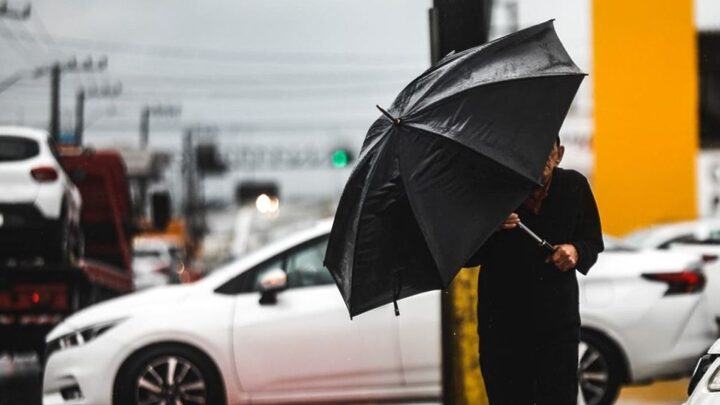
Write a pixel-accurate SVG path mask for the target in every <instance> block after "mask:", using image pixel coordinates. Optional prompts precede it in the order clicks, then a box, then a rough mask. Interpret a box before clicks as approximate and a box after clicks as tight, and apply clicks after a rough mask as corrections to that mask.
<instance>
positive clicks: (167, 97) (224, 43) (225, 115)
mask: <svg viewBox="0 0 720 405" xmlns="http://www.w3.org/2000/svg"><path fill="white" fill-rule="evenodd" d="M430 3H431V2H430V1H429V0H428V1H419V0H402V1H401V0H393V1H383V0H372V1H369V0H363V1H330V0H303V1H297V0H292V1H288V0H273V1H237V0H214V1H202V2H200V1H195V2H178V1H170V0H155V1H151V2H148V1H141V0H129V1H128V0H122V1H118V0H108V1H93V0H76V1H58V0H55V1H51V0H44V1H37V0H36V1H33V10H32V11H33V13H32V17H31V18H30V20H28V21H25V22H14V21H11V20H0V21H2V22H0V36H1V37H0V38H2V40H0V47H2V48H1V51H2V53H1V54H0V75H1V76H0V77H6V76H8V75H10V74H12V73H14V72H16V71H18V70H21V69H26V68H32V67H35V66H41V65H45V64H48V63H50V62H52V61H55V60H61V61H62V60H66V59H68V58H69V57H72V56H77V57H79V58H85V57H86V56H88V55H92V56H95V57H98V56H100V55H107V56H108V58H109V68H108V69H107V70H106V71H105V72H102V73H93V74H89V73H67V74H66V75H65V76H64V79H63V104H64V105H63V110H64V111H65V110H71V109H72V107H73V104H74V100H73V97H74V93H75V91H76V89H77V88H78V87H80V86H86V87H87V86H93V85H102V84H105V83H110V84H112V83H115V82H118V81H119V82H122V85H123V94H122V95H121V96H120V97H118V98H117V99H116V100H113V101H107V100H89V101H88V115H89V117H88V118H89V121H90V127H89V129H88V134H89V136H90V137H92V134H93V132H94V131H111V130H113V131H114V130H115V129H128V130H130V129H133V130H134V129H136V128H137V120H138V116H139V111H140V107H141V106H142V105H145V104H154V103H170V104H181V105H182V109H183V111H182V116H181V118H180V119H179V121H181V122H184V123H207V124H210V123H214V122H224V123H228V124H232V125H235V126H240V127H241V126H242V125H248V126H250V127H258V128H263V127H264V126H267V127H276V126H280V127H282V126H283V125H292V124H295V123H306V122H307V123H311V122H316V123H317V122H324V123H326V124H327V125H335V126H340V127H342V126H346V125H350V126H358V125H360V124H361V123H363V125H365V126H366V125H367V123H368V118H371V117H374V116H375V115H376V112H375V111H373V108H374V105H375V104H376V103H381V104H383V103H384V104H389V102H390V101H391V100H392V97H393V96H394V94H395V93H396V92H397V91H398V90H399V89H400V88H402V86H403V85H404V84H405V83H407V82H408V81H409V80H411V79H412V78H413V77H414V76H415V75H416V74H417V73H419V72H421V71H422V70H423V69H425V68H426V67H427V65H428V63H429V49H428V35H429V34H428V30H427V25H428V24H427V9H428V7H429V6H430ZM10 4H11V5H16V6H20V5H22V4H23V3H20V2H12V1H11V3H10ZM48 34H50V35H48ZM47 82H48V80H47V78H41V79H36V80H31V79H27V80H23V81H21V82H20V83H18V84H17V85H15V86H14V87H12V88H11V89H10V90H8V91H6V92H4V93H0V109H1V112H0V119H2V120H8V119H13V120H17V119H23V120H25V121H26V122H27V123H31V124H34V123H37V122H45V121H46V120H47V118H46V117H47V104H48V102H47V98H48V84H47ZM108 105H114V106H115V108H114V113H113V112H112V109H111V110H108V109H107V108H106V106H108ZM108 111H110V112H108ZM69 112H70V111H65V114H64V115H63V118H64V121H65V122H66V124H68V122H67V121H69V120H71V119H72V116H69V117H68V116H67V115H68V114H69ZM165 121H170V120H165ZM175 121H176V122H177V121H178V120H175ZM157 124H158V125H159V126H160V127H162V125H165V124H167V125H172V123H171V122H166V123H162V122H160V120H158V123H157ZM323 125H325V124H323Z"/></svg>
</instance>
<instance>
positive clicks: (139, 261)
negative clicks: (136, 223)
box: [132, 237, 183, 290]
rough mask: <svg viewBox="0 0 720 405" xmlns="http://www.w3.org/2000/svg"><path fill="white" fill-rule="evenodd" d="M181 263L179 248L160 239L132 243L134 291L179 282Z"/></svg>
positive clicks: (139, 240) (144, 239) (141, 238)
mask: <svg viewBox="0 0 720 405" xmlns="http://www.w3.org/2000/svg"><path fill="white" fill-rule="evenodd" d="M182 266H183V263H182V259H181V257H180V256H179V248H178V247H177V246H175V245H173V244H171V243H170V242H168V241H166V240H163V239H160V238H148V237H139V238H135V240H134V241H133V260H132V267H133V279H134V283H135V289H136V290H142V289H145V288H150V287H157V286H161V285H168V284H177V283H179V282H180V277H179V272H180V270H181V269H182Z"/></svg>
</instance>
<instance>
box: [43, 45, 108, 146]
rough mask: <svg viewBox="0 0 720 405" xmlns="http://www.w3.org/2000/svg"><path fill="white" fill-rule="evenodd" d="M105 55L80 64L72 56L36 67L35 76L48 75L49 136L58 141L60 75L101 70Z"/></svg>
mask: <svg viewBox="0 0 720 405" xmlns="http://www.w3.org/2000/svg"><path fill="white" fill-rule="evenodd" d="M107 64H108V61H107V57H104V56H103V57H100V58H99V59H98V60H97V61H94V60H93V59H92V58H90V57H88V58H86V59H85V60H84V61H83V62H82V63H81V64H79V63H78V61H77V59H75V58H72V59H70V60H68V61H67V62H65V63H60V62H55V63H53V64H52V65H50V66H45V67H42V68H39V69H36V71H35V75H36V76H37V77H39V76H42V75H45V74H48V75H50V128H49V131H50V136H51V137H52V138H53V139H54V140H55V141H57V142H59V141H60V83H61V81H62V75H63V73H66V72H93V71H102V70H105V69H106V68H107Z"/></svg>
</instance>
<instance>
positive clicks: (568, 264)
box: [546, 244, 578, 271]
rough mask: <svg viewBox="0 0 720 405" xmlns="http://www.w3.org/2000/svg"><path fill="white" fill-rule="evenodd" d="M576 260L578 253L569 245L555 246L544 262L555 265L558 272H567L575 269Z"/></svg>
mask: <svg viewBox="0 0 720 405" xmlns="http://www.w3.org/2000/svg"><path fill="white" fill-rule="evenodd" d="M577 260H578V252H577V249H575V246H573V245H571V244H565V245H557V246H555V252H553V254H552V255H551V256H550V257H548V258H547V260H546V262H550V263H552V264H554V265H555V267H557V268H558V269H560V271H568V270H572V269H574V268H575V266H576V265H577Z"/></svg>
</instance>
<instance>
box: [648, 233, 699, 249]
mask: <svg viewBox="0 0 720 405" xmlns="http://www.w3.org/2000/svg"><path fill="white" fill-rule="evenodd" d="M698 242H699V241H698V240H697V238H696V237H695V235H692V234H685V235H680V236H676V237H674V238H672V239H668V240H666V241H665V242H663V243H662V244H661V245H660V246H658V249H668V248H669V247H670V245H672V244H673V243H695V244H696V243H698Z"/></svg>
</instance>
